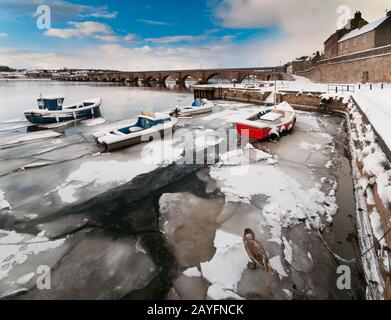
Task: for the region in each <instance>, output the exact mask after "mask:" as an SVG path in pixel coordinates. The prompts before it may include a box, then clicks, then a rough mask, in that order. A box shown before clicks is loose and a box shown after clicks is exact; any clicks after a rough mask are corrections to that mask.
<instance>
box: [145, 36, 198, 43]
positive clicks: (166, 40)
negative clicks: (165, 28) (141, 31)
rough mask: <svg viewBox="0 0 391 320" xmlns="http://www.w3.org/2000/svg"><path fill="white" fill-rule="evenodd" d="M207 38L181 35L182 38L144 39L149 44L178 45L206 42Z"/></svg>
mask: <svg viewBox="0 0 391 320" xmlns="http://www.w3.org/2000/svg"><path fill="white" fill-rule="evenodd" d="M204 39H205V36H204V35H201V36H189V35H180V36H167V37H160V38H146V39H144V40H145V41H147V42H152V43H159V44H167V43H176V42H193V41H199V40H204Z"/></svg>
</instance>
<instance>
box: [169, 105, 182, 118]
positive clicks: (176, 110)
mask: <svg viewBox="0 0 391 320" xmlns="http://www.w3.org/2000/svg"><path fill="white" fill-rule="evenodd" d="M180 112H181V109H180V108H179V107H175V108H174V110H173V111H171V112H170V116H175V117H177V118H178V117H179V113H180Z"/></svg>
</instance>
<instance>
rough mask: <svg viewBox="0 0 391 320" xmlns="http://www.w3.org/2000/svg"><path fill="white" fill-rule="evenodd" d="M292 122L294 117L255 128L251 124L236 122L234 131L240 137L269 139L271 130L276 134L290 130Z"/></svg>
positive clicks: (259, 139) (260, 139)
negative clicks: (286, 120) (273, 124)
mask: <svg viewBox="0 0 391 320" xmlns="http://www.w3.org/2000/svg"><path fill="white" fill-rule="evenodd" d="M294 124H295V119H292V120H291V121H289V122H286V123H284V124H281V125H278V126H275V127H268V128H257V127H253V126H251V125H247V124H241V123H237V124H236V131H237V132H238V134H239V135H240V136H242V137H247V138H249V139H251V140H258V141H262V140H267V139H269V138H270V136H271V133H272V132H273V131H277V132H278V134H284V133H285V132H289V131H291V130H292V128H293V126H294Z"/></svg>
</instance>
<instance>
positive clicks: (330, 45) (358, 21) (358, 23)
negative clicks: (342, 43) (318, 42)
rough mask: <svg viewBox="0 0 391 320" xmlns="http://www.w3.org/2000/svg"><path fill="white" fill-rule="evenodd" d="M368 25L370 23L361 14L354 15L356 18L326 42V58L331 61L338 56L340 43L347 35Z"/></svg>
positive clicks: (358, 12)
mask: <svg viewBox="0 0 391 320" xmlns="http://www.w3.org/2000/svg"><path fill="white" fill-rule="evenodd" d="M367 24H368V22H367V21H366V20H364V19H363V18H362V16H361V12H360V11H357V12H356V13H355V14H354V18H353V19H350V20H349V22H348V23H347V24H346V25H345V27H344V28H342V29H339V30H337V31H336V32H334V33H333V34H332V35H331V36H330V37H328V38H327V40H326V41H325V42H324V58H325V59H329V58H333V57H336V56H338V41H339V40H340V39H341V38H342V37H344V36H345V35H346V34H348V33H349V32H350V31H352V30H354V29H357V28H362V27H363V26H365V25H367Z"/></svg>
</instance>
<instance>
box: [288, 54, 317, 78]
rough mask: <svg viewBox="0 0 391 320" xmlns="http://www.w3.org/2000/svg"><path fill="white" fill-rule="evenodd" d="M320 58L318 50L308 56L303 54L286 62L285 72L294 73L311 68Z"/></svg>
mask: <svg viewBox="0 0 391 320" xmlns="http://www.w3.org/2000/svg"><path fill="white" fill-rule="evenodd" d="M321 59H322V56H321V55H320V53H319V51H317V52H316V53H314V54H313V55H312V56H311V57H310V56H303V57H300V58H297V59H296V60H293V61H292V62H290V63H288V64H287V73H288V74H295V73H296V72H297V71H303V70H307V69H310V68H312V67H313V66H314V65H315V64H316V63H317V62H318V61H320V60H321Z"/></svg>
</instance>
